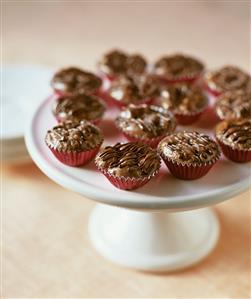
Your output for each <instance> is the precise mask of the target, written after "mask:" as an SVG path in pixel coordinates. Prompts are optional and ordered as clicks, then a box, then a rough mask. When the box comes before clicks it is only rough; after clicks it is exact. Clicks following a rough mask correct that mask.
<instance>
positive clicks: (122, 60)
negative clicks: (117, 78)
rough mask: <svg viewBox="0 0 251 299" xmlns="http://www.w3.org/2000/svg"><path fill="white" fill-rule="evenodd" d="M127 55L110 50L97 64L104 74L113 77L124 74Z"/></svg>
mask: <svg viewBox="0 0 251 299" xmlns="http://www.w3.org/2000/svg"><path fill="white" fill-rule="evenodd" d="M126 63H127V54H125V53H124V52H123V51H120V50H112V51H111V52H109V53H107V54H105V55H104V56H103V58H102V60H101V61H100V62H99V68H100V70H101V71H102V72H104V73H105V74H108V75H111V76H114V75H120V74H124V73H125V72H126Z"/></svg>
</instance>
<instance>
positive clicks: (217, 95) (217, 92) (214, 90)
mask: <svg viewBox="0 0 251 299" xmlns="http://www.w3.org/2000/svg"><path fill="white" fill-rule="evenodd" d="M203 86H204V89H205V90H206V91H207V92H208V93H209V94H211V95H212V96H213V97H214V99H217V98H218V97H219V96H220V95H221V92H219V91H217V90H216V89H213V88H211V87H210V86H209V85H208V84H207V83H206V82H204V84H203Z"/></svg>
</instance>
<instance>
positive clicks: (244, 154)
mask: <svg viewBox="0 0 251 299" xmlns="http://www.w3.org/2000/svg"><path fill="white" fill-rule="evenodd" d="M217 142H218V143H219V145H220V147H221V150H222V152H223V154H224V155H225V157H226V158H228V159H229V160H231V161H233V162H237V163H245V162H249V161H251V150H246V151H245V150H239V149H233V148H232V147H231V146H229V145H226V144H224V143H223V142H221V141H220V140H219V139H218V138H217Z"/></svg>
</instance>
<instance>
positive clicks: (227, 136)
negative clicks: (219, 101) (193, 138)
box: [215, 120, 251, 150]
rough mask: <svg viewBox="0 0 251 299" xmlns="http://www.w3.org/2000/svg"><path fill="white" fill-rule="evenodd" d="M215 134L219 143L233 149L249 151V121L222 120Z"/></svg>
mask: <svg viewBox="0 0 251 299" xmlns="http://www.w3.org/2000/svg"><path fill="white" fill-rule="evenodd" d="M215 133H216V138H217V139H218V140H219V141H221V142H223V143H224V144H226V145H229V146H230V147H231V148H233V149H239V150H251V120H224V121H222V122H220V123H219V124H218V125H217V126H216V129H215Z"/></svg>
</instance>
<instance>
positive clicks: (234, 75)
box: [206, 66, 251, 92]
mask: <svg viewBox="0 0 251 299" xmlns="http://www.w3.org/2000/svg"><path fill="white" fill-rule="evenodd" d="M206 81H207V84H208V86H209V87H210V88H211V89H212V90H216V91H217V92H224V91H228V90H235V89H243V90H248V89H249V88H250V84H251V77H250V75H248V74H247V73H246V72H244V71H242V70H241V69H239V68H238V67H235V66H225V67H223V68H221V69H219V70H217V71H214V72H209V73H208V74H207V75H206Z"/></svg>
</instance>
